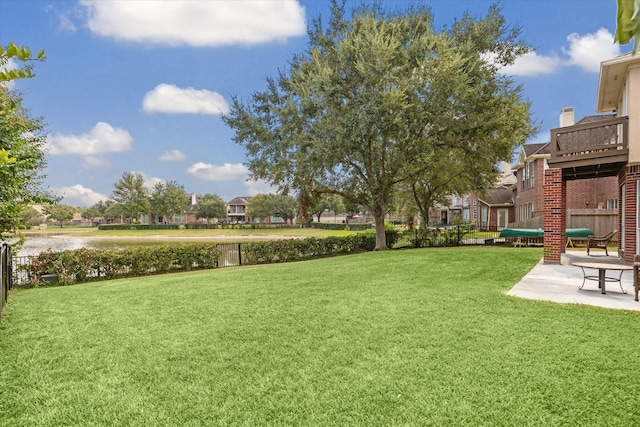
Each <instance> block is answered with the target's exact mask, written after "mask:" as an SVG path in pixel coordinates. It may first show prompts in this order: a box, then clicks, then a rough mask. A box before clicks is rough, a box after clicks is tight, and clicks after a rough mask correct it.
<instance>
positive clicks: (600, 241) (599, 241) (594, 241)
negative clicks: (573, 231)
mask: <svg viewBox="0 0 640 427" xmlns="http://www.w3.org/2000/svg"><path fill="white" fill-rule="evenodd" d="M617 232H618V230H613V231H612V232H611V233H609V234H605V235H604V236H589V237H588V238H587V255H589V250H590V249H591V248H600V249H604V253H605V254H606V256H609V251H608V250H607V245H608V244H609V243H611V239H613V236H615V235H616V233H617Z"/></svg>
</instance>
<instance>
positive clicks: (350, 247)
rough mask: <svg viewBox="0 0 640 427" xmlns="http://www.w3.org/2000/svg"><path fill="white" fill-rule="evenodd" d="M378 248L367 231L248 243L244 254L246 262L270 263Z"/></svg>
mask: <svg viewBox="0 0 640 427" xmlns="http://www.w3.org/2000/svg"><path fill="white" fill-rule="evenodd" d="M374 247H375V235H372V234H364V233H363V234H358V235H354V236H348V237H325V238H321V239H319V238H313V237H311V238H307V239H286V240H274V241H269V242H251V243H244V244H243V245H242V253H243V264H270V263H277V262H293V261H301V260H305V259H314V258H322V257H327V256H335V255H345V254H351V253H357V252H362V251H370V250H373V248H374Z"/></svg>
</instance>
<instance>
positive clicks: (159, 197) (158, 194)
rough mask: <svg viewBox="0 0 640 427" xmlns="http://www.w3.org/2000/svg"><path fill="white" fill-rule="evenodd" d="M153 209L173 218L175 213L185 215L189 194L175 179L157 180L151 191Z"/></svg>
mask: <svg viewBox="0 0 640 427" xmlns="http://www.w3.org/2000/svg"><path fill="white" fill-rule="evenodd" d="M150 204H151V211H152V212H153V213H154V214H156V215H162V216H163V217H164V218H165V221H166V219H167V218H170V219H171V220H172V219H173V217H174V216H175V215H184V213H185V212H186V211H187V206H188V205H189V195H188V194H187V192H186V191H184V187H183V186H182V185H180V184H178V183H177V182H175V181H169V182H167V183H164V182H157V183H156V184H155V185H154V186H153V190H152V191H151V201H150Z"/></svg>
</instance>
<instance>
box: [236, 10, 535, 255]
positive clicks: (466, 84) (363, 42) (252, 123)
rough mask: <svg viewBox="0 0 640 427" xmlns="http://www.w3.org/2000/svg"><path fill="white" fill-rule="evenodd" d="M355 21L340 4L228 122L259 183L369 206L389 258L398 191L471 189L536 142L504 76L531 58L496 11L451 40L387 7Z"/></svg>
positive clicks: (425, 19) (453, 30)
mask: <svg viewBox="0 0 640 427" xmlns="http://www.w3.org/2000/svg"><path fill="white" fill-rule="evenodd" d="M345 15H346V13H345V10H344V6H343V5H342V6H341V5H338V4H337V2H336V3H334V5H333V7H332V16H331V18H330V20H329V23H328V25H324V24H323V23H322V22H321V21H320V20H319V19H318V20H316V21H314V22H313V24H312V25H311V30H310V37H309V45H308V47H307V49H306V51H305V52H304V53H303V54H300V55H296V56H295V57H294V58H293V60H292V61H291V68H290V70H288V71H286V72H281V73H280V74H279V75H278V77H277V78H272V79H268V80H267V89H266V90H265V91H263V92H258V93H256V94H254V95H253V97H252V99H251V100H250V102H249V103H247V104H243V103H242V102H240V101H239V100H238V99H237V98H235V99H233V102H232V107H231V112H230V113H229V114H228V115H225V116H223V120H224V121H225V123H227V124H228V125H229V126H230V127H231V128H233V129H234V130H235V132H236V135H235V137H234V141H235V142H237V143H238V144H241V145H243V146H244V147H245V150H246V153H247V158H248V166H249V169H250V170H251V172H252V175H253V177H254V178H260V179H264V180H266V181H268V182H270V183H272V184H274V185H277V186H279V187H280V188H282V189H295V190H299V192H301V193H304V194H324V193H331V194H338V195H340V196H342V197H343V198H344V199H345V200H347V201H348V202H349V203H351V204H354V205H358V206H363V207H365V208H366V210H367V211H368V212H369V213H370V214H371V215H372V216H373V217H374V221H375V225H376V228H377V229H378V231H379V232H378V233H376V236H377V241H376V246H377V248H378V249H383V248H385V247H386V242H384V240H383V239H384V237H385V234H384V232H383V231H384V230H383V228H384V215H385V214H386V213H387V208H388V207H389V206H390V205H391V203H392V200H393V196H394V192H395V191H396V186H398V185H399V184H400V183H412V182H415V181H417V180H420V179H422V180H425V179H426V180H428V179H430V177H431V175H430V174H429V173H428V172H429V171H431V170H436V169H437V168H438V167H441V166H444V167H446V166H447V165H449V164H453V165H455V166H456V167H455V168H454V169H453V170H452V173H453V174H456V173H457V174H462V175H464V178H465V179H460V180H459V181H460V184H459V185H460V186H469V185H471V183H472V182H473V183H475V182H477V181H479V180H480V179H479V178H478V177H482V179H485V178H486V179H487V180H489V179H491V178H492V176H493V175H492V174H493V173H494V172H493V165H494V164H495V163H496V161H497V160H500V159H502V160H505V159H510V158H511V153H512V150H513V148H515V147H516V146H517V145H519V144H520V143H522V142H524V141H525V140H526V139H527V137H528V136H530V135H531V134H532V132H533V126H532V125H531V122H530V118H529V104H528V103H527V102H525V101H523V99H522V98H523V96H522V90H521V88H520V87H518V86H516V85H515V84H514V83H513V81H511V80H510V79H508V78H506V77H504V75H502V74H501V73H499V72H498V70H499V68H500V67H501V66H505V65H509V64H511V63H513V61H514V60H515V58H516V57H517V56H519V55H522V54H524V53H526V52H527V51H528V47H527V46H526V45H525V44H524V43H523V42H522V41H521V40H520V39H519V29H518V28H509V27H508V26H507V25H506V23H505V20H504V18H503V17H502V15H501V14H500V11H499V9H498V8H496V7H492V8H491V9H489V12H488V13H487V15H486V16H485V17H484V18H481V19H475V18H474V17H472V16H471V15H470V14H466V15H464V17H463V18H462V19H461V20H459V21H457V22H456V23H454V24H453V25H452V26H451V27H449V28H446V27H445V29H444V30H442V31H440V32H437V31H436V29H435V28H434V27H433V18H432V16H431V13H430V11H429V10H428V8H426V7H422V6H417V7H412V8H410V9H409V10H408V11H407V12H400V11H393V12H385V11H383V10H382V8H381V6H380V4H377V3H376V4H374V5H372V6H366V5H365V6H362V7H360V8H358V9H356V10H354V11H353V14H352V16H351V18H350V19H347V18H346V17H345ZM489 58H491V59H489ZM465 167H466V168H467V169H469V172H466V169H465ZM452 178H453V176H449V177H448V179H445V180H444V181H445V182H449V183H457V182H458V180H454V179H452ZM471 179H473V181H472V182H470V180H471ZM456 185H458V184H456Z"/></svg>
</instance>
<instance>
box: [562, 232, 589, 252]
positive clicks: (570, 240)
mask: <svg viewBox="0 0 640 427" xmlns="http://www.w3.org/2000/svg"><path fill="white" fill-rule="evenodd" d="M589 236H593V230H592V229H590V228H567V244H566V245H565V248H569V247H572V248H573V247H574V244H575V242H576V241H577V240H587V239H588V238H589Z"/></svg>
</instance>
